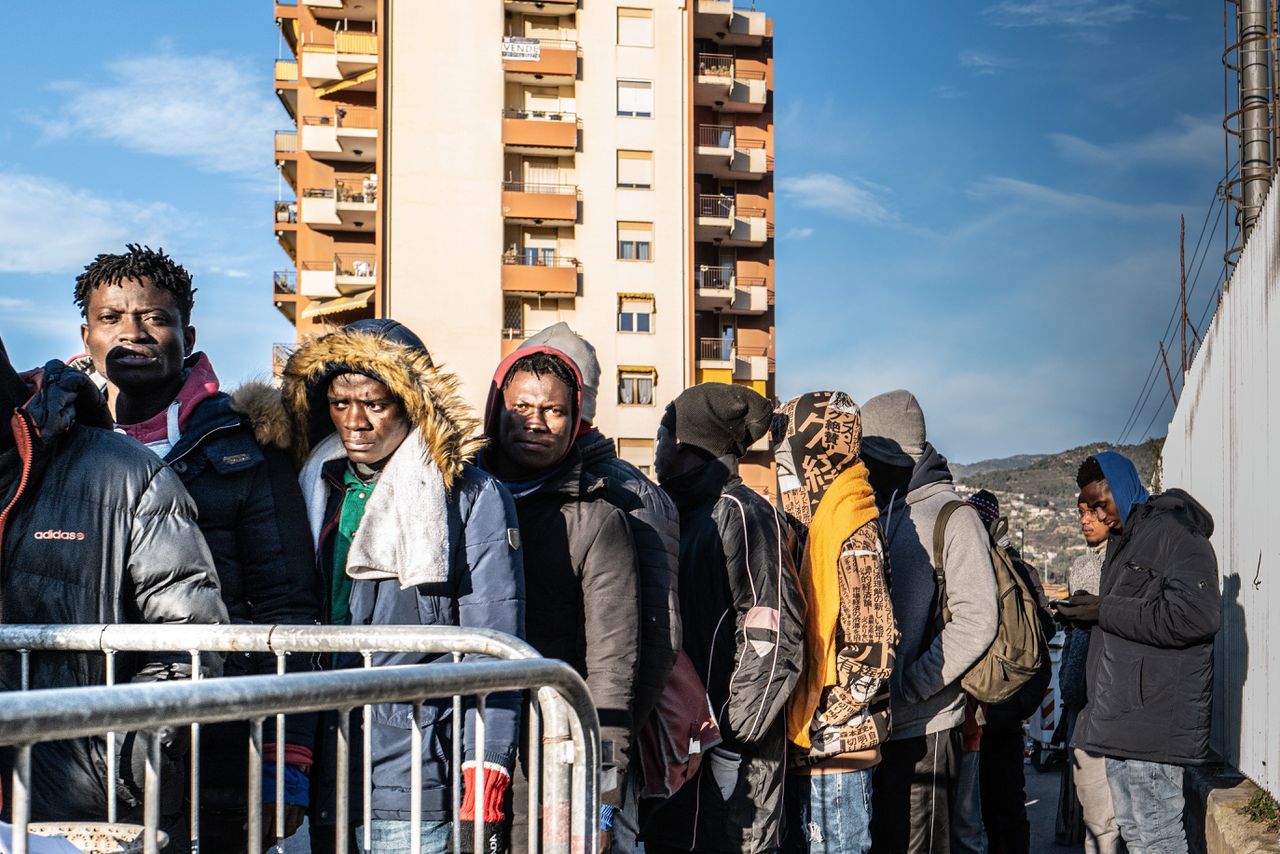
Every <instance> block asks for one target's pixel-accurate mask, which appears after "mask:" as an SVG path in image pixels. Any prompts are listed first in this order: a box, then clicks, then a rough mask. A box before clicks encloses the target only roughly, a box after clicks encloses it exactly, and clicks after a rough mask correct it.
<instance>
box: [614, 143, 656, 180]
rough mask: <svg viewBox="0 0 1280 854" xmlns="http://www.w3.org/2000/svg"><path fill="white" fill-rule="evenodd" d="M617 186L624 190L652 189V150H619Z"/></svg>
mask: <svg viewBox="0 0 1280 854" xmlns="http://www.w3.org/2000/svg"><path fill="white" fill-rule="evenodd" d="M618 186H619V187H621V188H622V189H624V190H652V189H653V152H652V151H623V150H619V151H618Z"/></svg>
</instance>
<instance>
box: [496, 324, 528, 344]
mask: <svg viewBox="0 0 1280 854" xmlns="http://www.w3.org/2000/svg"><path fill="white" fill-rule="evenodd" d="M525 337H526V336H525V331H524V329H516V328H514V327H511V326H504V327H503V328H502V339H503V340H504V341H523V340H524V339H525Z"/></svg>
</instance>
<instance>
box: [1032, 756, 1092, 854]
mask: <svg viewBox="0 0 1280 854" xmlns="http://www.w3.org/2000/svg"><path fill="white" fill-rule="evenodd" d="M1023 767H1024V768H1025V770H1026V780H1027V819H1028V820H1029V821H1030V822H1031V851H1032V852H1033V854H1037V852H1041V851H1045V852H1052V854H1059V852H1067V851H1083V850H1084V847H1083V846H1080V845H1058V844H1057V843H1056V842H1054V841H1053V833H1054V825H1055V823H1056V821H1057V816H1058V789H1059V786H1060V785H1061V783H1062V768H1061V766H1058V765H1055V766H1054V767H1052V768H1050V769H1048V770H1046V771H1037V770H1036V769H1035V768H1033V767H1031V766H1030V765H1025V766H1023Z"/></svg>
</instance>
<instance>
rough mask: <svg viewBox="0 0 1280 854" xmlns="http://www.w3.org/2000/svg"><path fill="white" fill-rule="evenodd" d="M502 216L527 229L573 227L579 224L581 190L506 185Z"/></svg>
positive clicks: (566, 186)
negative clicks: (546, 226) (543, 226)
mask: <svg viewBox="0 0 1280 854" xmlns="http://www.w3.org/2000/svg"><path fill="white" fill-rule="evenodd" d="M502 216H503V217H504V218H505V219H506V220H507V221H508V222H512V223H522V224H526V225H573V224H574V223H575V222H577V221H578V188H577V186H576V185H574V184H538V183H530V182H526V181H505V182H503V184H502Z"/></svg>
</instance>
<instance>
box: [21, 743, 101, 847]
mask: <svg viewBox="0 0 1280 854" xmlns="http://www.w3.org/2000/svg"><path fill="white" fill-rule="evenodd" d="M110 782H111V783H114V782H115V779H114V778H112V780H111V781H110ZM30 823H31V745H30V744H22V745H19V746H18V757H17V761H16V762H15V763H14V766H13V854H27V825H29V824H30Z"/></svg>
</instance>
